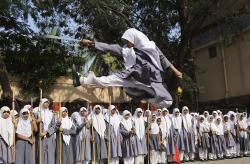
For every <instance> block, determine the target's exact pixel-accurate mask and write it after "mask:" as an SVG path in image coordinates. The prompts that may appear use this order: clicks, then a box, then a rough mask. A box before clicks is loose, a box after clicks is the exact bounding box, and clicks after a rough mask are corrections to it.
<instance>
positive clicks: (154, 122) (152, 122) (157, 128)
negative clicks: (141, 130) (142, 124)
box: [150, 114, 160, 134]
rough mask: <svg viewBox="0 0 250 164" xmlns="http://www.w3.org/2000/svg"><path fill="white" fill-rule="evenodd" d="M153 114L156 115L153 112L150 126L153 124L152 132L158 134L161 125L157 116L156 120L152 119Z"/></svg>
mask: <svg viewBox="0 0 250 164" xmlns="http://www.w3.org/2000/svg"><path fill="white" fill-rule="evenodd" d="M153 116H156V115H155V114H152V116H151V117H150V118H151V119H150V120H151V121H150V126H151V134H158V133H159V131H160V128H159V126H158V125H157V121H156V120H157V118H156V119H155V121H152V118H153Z"/></svg>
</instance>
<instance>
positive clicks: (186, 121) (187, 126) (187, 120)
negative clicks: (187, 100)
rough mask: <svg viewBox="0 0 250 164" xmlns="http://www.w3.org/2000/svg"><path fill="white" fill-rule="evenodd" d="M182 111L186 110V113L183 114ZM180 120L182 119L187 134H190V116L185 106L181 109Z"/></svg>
mask: <svg viewBox="0 0 250 164" xmlns="http://www.w3.org/2000/svg"><path fill="white" fill-rule="evenodd" d="M184 110H187V111H188V113H187V114H184ZM182 118H183V125H184V128H185V129H186V131H187V132H191V131H192V130H193V129H192V116H191V115H190V114H189V109H188V107H187V106H184V107H183V108H182Z"/></svg>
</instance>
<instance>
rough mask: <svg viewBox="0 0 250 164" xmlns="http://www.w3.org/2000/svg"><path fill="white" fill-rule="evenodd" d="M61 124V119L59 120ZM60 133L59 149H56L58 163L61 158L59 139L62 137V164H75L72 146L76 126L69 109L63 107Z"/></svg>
mask: <svg viewBox="0 0 250 164" xmlns="http://www.w3.org/2000/svg"><path fill="white" fill-rule="evenodd" d="M58 122H60V118H59V119H58ZM60 124H61V125H60V128H59V131H60V132H61V136H60V135H57V149H56V161H59V158H60V154H59V151H60V147H59V137H61V160H62V164H67V163H74V160H75V159H74V151H73V145H72V137H71V135H74V131H75V126H74V124H73V123H72V121H71V119H70V118H69V116H68V109H67V108H66V107H61V122H60Z"/></svg>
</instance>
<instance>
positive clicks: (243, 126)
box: [239, 113, 248, 138]
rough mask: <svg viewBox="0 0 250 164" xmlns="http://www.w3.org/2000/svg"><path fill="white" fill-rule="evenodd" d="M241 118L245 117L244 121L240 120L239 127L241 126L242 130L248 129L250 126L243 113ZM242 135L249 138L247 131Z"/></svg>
mask: <svg viewBox="0 0 250 164" xmlns="http://www.w3.org/2000/svg"><path fill="white" fill-rule="evenodd" d="M241 116H243V119H242V120H240V119H239V125H240V127H241V128H244V129H247V128H248V124H247V120H246V119H245V118H244V113H241V114H240V115H239V118H240V117H241ZM240 135H241V136H242V137H244V138H247V132H246V131H240Z"/></svg>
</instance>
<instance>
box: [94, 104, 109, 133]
mask: <svg viewBox="0 0 250 164" xmlns="http://www.w3.org/2000/svg"><path fill="white" fill-rule="evenodd" d="M96 108H99V109H100V110H101V111H100V113H99V114H98V115H97V114H96V113H95V110H96ZM92 119H93V126H94V128H95V130H96V131H97V133H98V134H99V135H100V137H101V138H104V133H105V130H106V123H105V121H104V116H103V115H102V107H101V106H100V105H95V106H94V109H93V114H92Z"/></svg>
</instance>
